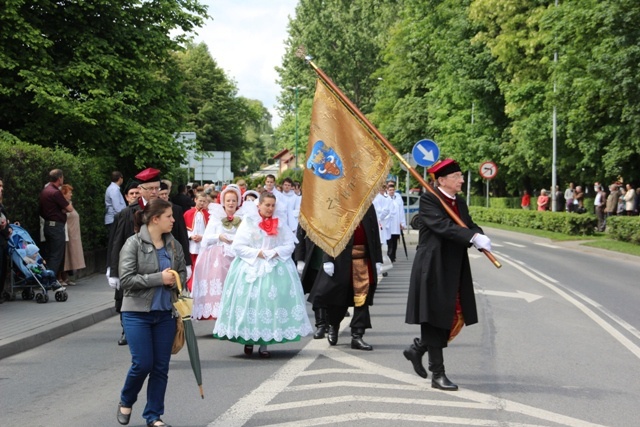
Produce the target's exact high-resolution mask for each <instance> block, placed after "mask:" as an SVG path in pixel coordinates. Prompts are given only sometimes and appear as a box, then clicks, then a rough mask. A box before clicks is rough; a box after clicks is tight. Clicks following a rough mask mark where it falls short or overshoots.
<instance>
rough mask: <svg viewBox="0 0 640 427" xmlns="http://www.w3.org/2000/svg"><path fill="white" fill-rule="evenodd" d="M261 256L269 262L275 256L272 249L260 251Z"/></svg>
mask: <svg viewBox="0 0 640 427" xmlns="http://www.w3.org/2000/svg"><path fill="white" fill-rule="evenodd" d="M262 255H264V259H266V260H269V259H271V258H273V257H274V256H276V251H275V250H273V249H265V250H263V251H262Z"/></svg>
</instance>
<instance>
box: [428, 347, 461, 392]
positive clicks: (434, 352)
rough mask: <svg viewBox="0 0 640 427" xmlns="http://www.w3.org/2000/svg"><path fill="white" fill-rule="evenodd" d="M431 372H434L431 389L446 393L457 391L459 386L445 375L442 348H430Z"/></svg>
mask: <svg viewBox="0 0 640 427" xmlns="http://www.w3.org/2000/svg"><path fill="white" fill-rule="evenodd" d="M429 370H430V371H431V372H432V374H433V375H432V377H431V387H432V388H437V389H440V390H444V391H456V390H458V386H457V385H455V384H454V383H452V382H451V381H449V378H447V376H446V375H445V373H444V357H443V356H442V347H429Z"/></svg>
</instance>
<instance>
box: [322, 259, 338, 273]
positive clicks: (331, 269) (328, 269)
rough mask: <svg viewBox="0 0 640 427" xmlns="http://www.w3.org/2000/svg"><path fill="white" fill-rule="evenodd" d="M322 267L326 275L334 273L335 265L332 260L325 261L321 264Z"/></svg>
mask: <svg viewBox="0 0 640 427" xmlns="http://www.w3.org/2000/svg"><path fill="white" fill-rule="evenodd" d="M322 269H323V270H324V272H325V273H327V276H333V273H335V266H334V265H333V263H332V262H325V263H324V264H322Z"/></svg>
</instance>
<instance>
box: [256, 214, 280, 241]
mask: <svg viewBox="0 0 640 427" xmlns="http://www.w3.org/2000/svg"><path fill="white" fill-rule="evenodd" d="M258 227H260V228H261V229H263V230H264V231H265V232H266V233H267V234H268V235H269V236H275V235H276V234H278V218H264V217H263V218H262V222H260V224H258Z"/></svg>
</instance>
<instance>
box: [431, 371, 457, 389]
mask: <svg viewBox="0 0 640 427" xmlns="http://www.w3.org/2000/svg"><path fill="white" fill-rule="evenodd" d="M431 388H437V389H440V390H444V391H456V390H458V386H457V385H455V384H454V383H452V382H451V381H449V378H447V376H446V375H445V374H444V372H434V373H433V378H432V379H431Z"/></svg>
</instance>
